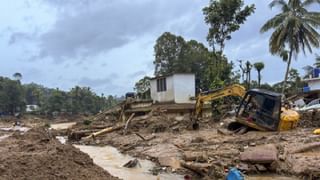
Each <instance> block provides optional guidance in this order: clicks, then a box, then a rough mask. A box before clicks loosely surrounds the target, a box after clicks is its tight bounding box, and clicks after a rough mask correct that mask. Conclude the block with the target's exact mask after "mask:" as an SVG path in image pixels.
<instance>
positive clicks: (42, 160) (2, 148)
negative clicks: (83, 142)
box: [0, 128, 117, 180]
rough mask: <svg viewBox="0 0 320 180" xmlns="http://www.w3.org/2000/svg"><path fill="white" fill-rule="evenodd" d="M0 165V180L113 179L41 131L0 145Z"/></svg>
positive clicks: (77, 153) (11, 138)
mask: <svg viewBox="0 0 320 180" xmlns="http://www.w3.org/2000/svg"><path fill="white" fill-rule="evenodd" d="M0 162H1V163H0V179H30V180H31V179H32V180H37V179H39V180H40V179H41V180H42V179H59V180H63V179H77V180H81V179H83V180H87V179H111V180H113V179H117V178H114V177H112V176H111V175H110V174H109V173H108V172H106V171H105V170H103V169H102V168H100V167H99V166H97V165H95V164H94V163H93V161H92V159H91V158H90V157H89V156H88V155H87V154H85V153H83V152H81V151H80V150H78V149H77V148H75V147H73V146H71V145H62V144H61V143H60V142H58V141H57V140H56V139H55V138H54V137H52V135H51V133H50V132H49V131H48V130H46V129H42V128H41V129H32V130H30V131H29V132H27V133H26V134H24V135H20V134H19V133H16V134H14V135H13V136H11V137H9V138H7V139H5V140H4V141H1V142H0Z"/></svg>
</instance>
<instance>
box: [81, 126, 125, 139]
mask: <svg viewBox="0 0 320 180" xmlns="http://www.w3.org/2000/svg"><path fill="white" fill-rule="evenodd" d="M123 127H124V125H117V126H113V127H107V128H105V129H102V130H100V131H98V132H94V133H92V134H90V135H89V136H86V137H84V138H83V139H90V138H94V137H96V136H99V135H102V134H107V133H111V132H113V131H115V130H119V129H121V128H123Z"/></svg>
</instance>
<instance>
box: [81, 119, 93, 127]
mask: <svg viewBox="0 0 320 180" xmlns="http://www.w3.org/2000/svg"><path fill="white" fill-rule="evenodd" d="M91 123H92V121H91V120H89V119H85V120H83V124H84V125H86V126H89V125H90V124H91Z"/></svg>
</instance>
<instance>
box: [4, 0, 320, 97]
mask: <svg viewBox="0 0 320 180" xmlns="http://www.w3.org/2000/svg"><path fill="white" fill-rule="evenodd" d="M208 3H209V0H161V1H160V0H157V1H155V0H1V1H0V22H1V23H0V48H1V51H0V67H1V69H0V76H7V77H12V75H13V74H14V73H15V72H20V73H21V74H22V75H23V79H22V82H23V83H31V82H34V83H37V84H42V85H44V86H46V87H50V88H59V89H63V90H69V89H71V88H72V87H74V86H76V85H79V86H90V87H91V88H92V89H93V90H94V91H95V92H96V93H97V94H101V93H104V94H108V95H109V94H111V95H117V96H121V95H124V94H125V93H126V92H130V91H133V87H134V84H135V82H136V81H138V80H139V79H141V78H142V77H144V76H145V75H148V76H153V72H154V66H153V60H154V51H153V46H154V45H155V41H156V39H157V38H158V37H159V36H160V35H161V34H162V33H164V32H166V31H169V32H171V33H174V34H176V35H181V36H183V37H184V38H185V39H186V40H190V39H195V40H197V41H200V42H202V43H204V44H206V45H207V42H206V36H207V32H208V29H209V27H208V26H207V25H206V24H205V22H204V16H203V13H202V8H203V7H205V6H207V5H208ZM252 3H254V4H255V5H256V11H255V13H254V14H253V15H251V16H250V17H249V18H248V19H247V21H246V22H245V24H243V25H242V26H241V28H240V30H239V31H237V32H235V33H233V34H232V39H231V40H230V41H227V42H226V48H225V54H226V55H227V57H228V59H229V60H231V61H233V62H235V63H236V65H237V60H238V59H245V60H250V61H251V62H253V63H254V62H257V61H263V62H264V63H265V69H264V70H263V71H262V82H268V83H275V82H279V81H281V80H283V77H284V71H285V67H286V64H285V63H283V62H282V61H281V59H280V58H279V57H276V56H272V55H271V54H270V53H269V49H268V39H269V37H270V34H271V32H268V33H264V34H261V33H260V32H259V29H260V27H261V26H262V25H263V23H264V22H266V21H267V20H268V19H270V18H271V17H272V16H274V15H275V14H277V13H278V12H279V9H276V8H274V9H270V8H269V7H268V4H269V3H270V0H264V1H262V0H245V4H252ZM313 9H314V10H320V7H319V6H316V7H313ZM314 53H318V54H320V50H319V49H314ZM314 59H315V55H314V54H306V55H303V54H302V55H299V56H298V57H297V58H296V60H295V61H294V62H293V67H294V68H297V69H298V70H299V72H300V73H301V74H303V70H302V67H303V66H305V65H312V64H313V63H314ZM252 76H253V77H252V79H256V78H257V73H256V72H255V71H253V72H252Z"/></svg>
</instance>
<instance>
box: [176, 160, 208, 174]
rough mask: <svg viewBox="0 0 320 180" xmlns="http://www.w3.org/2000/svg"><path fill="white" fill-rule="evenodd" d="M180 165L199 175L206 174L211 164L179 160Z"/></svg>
mask: <svg viewBox="0 0 320 180" xmlns="http://www.w3.org/2000/svg"><path fill="white" fill-rule="evenodd" d="M180 165H181V166H182V167H184V168H187V169H189V170H191V171H193V172H195V173H197V174H199V175H201V176H206V175H207V174H208V171H209V167H210V166H211V164H208V163H186V162H184V161H180Z"/></svg>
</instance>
